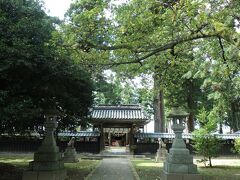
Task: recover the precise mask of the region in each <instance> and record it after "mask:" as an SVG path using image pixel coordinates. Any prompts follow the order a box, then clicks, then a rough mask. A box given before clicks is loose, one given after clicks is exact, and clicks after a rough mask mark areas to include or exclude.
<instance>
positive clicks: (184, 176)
mask: <svg viewBox="0 0 240 180" xmlns="http://www.w3.org/2000/svg"><path fill="white" fill-rule="evenodd" d="M187 116H188V113H187V112H185V111H184V110H183V109H181V108H179V107H174V108H173V109H172V110H171V112H170V113H169V116H168V117H169V118H171V119H172V121H173V125H172V130H173V131H174V133H175V139H174V141H173V144H172V148H171V149H170V150H169V154H168V156H167V158H166V160H165V162H164V166H163V180H202V176H201V175H200V174H198V172H197V166H196V165H195V164H193V156H192V155H190V153H189V150H188V149H187V148H186V144H185V142H184V141H183V138H182V133H183V130H184V129H185V127H184V125H183V121H184V119H186V117H187Z"/></svg>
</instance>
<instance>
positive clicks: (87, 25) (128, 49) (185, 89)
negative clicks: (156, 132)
mask: <svg viewBox="0 0 240 180" xmlns="http://www.w3.org/2000/svg"><path fill="white" fill-rule="evenodd" d="M239 6H240V3H239V2H238V1H234V0H230V1H225V0H220V1H209V0H203V1H155V0H142V1H138V0H131V1H128V2H127V3H124V4H122V5H120V6H114V4H113V3H112V2H111V1H93V0H86V1H75V3H74V4H73V5H72V7H71V9H70V11H69V14H68V18H67V20H68V21H67V23H66V25H65V27H64V28H63V30H64V32H66V33H65V35H66V36H65V37H66V38H65V43H66V45H67V47H71V48H72V47H73V51H74V52H73V56H74V57H78V59H79V62H80V63H82V64H85V65H86V66H91V67H92V66H93V67H104V68H111V69H112V70H113V71H115V72H117V73H118V74H120V75H122V74H125V75H126V76H127V75H129V74H131V75H132V76H139V75H141V74H145V75H146V74H147V75H149V74H151V75H153V77H154V80H155V86H154V90H153V95H155V98H154V99H155V100H154V102H156V103H155V104H157V105H155V106H154V108H155V111H157V114H158V115H160V116H161V117H159V120H160V121H162V122H161V128H162V129H161V130H163V129H164V109H165V108H164V105H165V106H166V107H167V108H168V107H170V106H172V104H174V103H181V104H185V106H187V107H188V109H189V111H190V118H189V123H188V124H189V128H190V129H189V130H190V131H192V130H193V124H194V121H195V120H196V114H197V113H198V111H199V109H200V108H201V107H203V106H204V107H206V108H209V109H211V108H213V106H214V107H215V106H216V107H219V108H218V109H219V110H220V107H223V104H224V103H223V102H220V101H215V100H213V98H211V95H209V94H210V93H211V89H209V88H204V86H205V83H204V82H205V80H207V77H208V76H209V75H210V74H211V73H212V72H214V73H216V72H217V70H216V71H215V70H213V71H212V69H214V68H213V67H214V66H215V65H216V64H218V63H219V62H221V61H222V60H224V59H225V60H224V63H225V65H226V64H228V62H229V59H231V58H226V57H231V55H232V54H231V53H226V48H227V49H228V47H232V49H235V50H234V51H235V53H234V54H235V56H236V57H235V59H238V58H239V56H238V54H239V42H240V40H239V39H240V38H239V37H240V36H239V33H238V32H237V31H236V28H237V23H238V22H239V16H238V14H239V9H240V8H239ZM105 10H109V11H111V12H112V17H111V18H107V17H106V16H105V13H104V12H105ZM224 52H225V53H224ZM220 56H221V57H220ZM81 57H84V58H81ZM209 57H211V59H213V61H212V62H211V64H210V65H209V62H208V61H209ZM223 57H225V58H223ZM236 62H237V61H236ZM220 64H221V63H220ZM231 64H232V63H231ZM232 65H233V64H232ZM229 66H230V65H229ZM192 67H193V70H192V69H191V68H192ZM204 67H205V68H204ZM219 67H220V66H219ZM206 68H208V70H209V71H208V73H209V74H208V75H206V76H204V75H200V74H205V72H206ZM229 71H230V72H231V73H233V72H234V74H237V73H236V72H237V71H235V70H234V68H230V69H229ZM216 77H217V76H216ZM218 77H219V80H220V79H221V78H220V76H218ZM216 79H218V78H216ZM203 81H204V82H203ZM214 81H215V80H212V82H214ZM236 81H237V80H236ZM226 82H227V81H226ZM237 82H238V81H237ZM202 84H203V86H201V85H202ZM224 85H225V86H226V84H224ZM199 94H200V96H199ZM215 94H216V95H217V94H219V93H215ZM223 94H229V93H228V91H224V93H223ZM235 94H236V93H235ZM235 94H234V95H233V94H232V93H231V95H230V96H231V97H232V98H233V97H234V96H235ZM207 97H208V99H207ZM212 97H213V96H212ZM218 97H219V95H218ZM226 97H227V96H226ZM219 99H221V98H219ZM224 99H225V98H224ZM236 99H238V98H237V97H234V98H233V100H232V101H231V102H228V103H226V107H224V112H223V114H224V113H225V112H227V114H228V116H227V121H228V122H229V124H231V126H233V127H234V126H236V125H234V123H236V122H238V121H237V118H236V117H237V115H236V114H237V111H236V110H234V109H236V107H237V106H236V104H237V102H236ZM164 100H166V103H165V104H164V103H163V102H164ZM226 100H227V98H226ZM206 104H208V105H207V106H208V107H207V106H206ZM229 104H232V106H229ZM230 107H231V108H230ZM229 108H230V112H228V111H229ZM219 112H220V111H219ZM230 122H231V123H230ZM236 127H237V126H236ZM158 129H159V128H158ZM235 129H236V128H235Z"/></svg>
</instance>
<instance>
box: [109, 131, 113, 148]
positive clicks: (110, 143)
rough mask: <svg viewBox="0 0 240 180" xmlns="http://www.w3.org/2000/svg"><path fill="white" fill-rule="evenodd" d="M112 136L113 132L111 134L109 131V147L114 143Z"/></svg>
mask: <svg viewBox="0 0 240 180" xmlns="http://www.w3.org/2000/svg"><path fill="white" fill-rule="evenodd" d="M111 136H112V134H111V132H108V144H109V147H110V146H111V145H112V142H111V141H112V139H111Z"/></svg>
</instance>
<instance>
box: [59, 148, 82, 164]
mask: <svg viewBox="0 0 240 180" xmlns="http://www.w3.org/2000/svg"><path fill="white" fill-rule="evenodd" d="M63 162H64V163H76V162H79V160H78V158H77V152H76V149H75V148H74V147H67V149H66V150H65V152H64V157H63Z"/></svg>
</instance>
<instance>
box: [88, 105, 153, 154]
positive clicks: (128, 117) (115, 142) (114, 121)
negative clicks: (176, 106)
mask: <svg viewBox="0 0 240 180" xmlns="http://www.w3.org/2000/svg"><path fill="white" fill-rule="evenodd" d="M89 121H90V123H91V124H92V125H93V131H99V132H100V134H101V135H100V150H104V149H105V147H126V148H129V149H131V147H132V145H134V138H133V135H134V134H135V133H136V132H140V131H143V127H144V125H145V124H147V123H148V122H149V120H148V118H147V116H146V114H145V113H144V111H143V109H142V108H141V106H139V105H118V106H109V105H101V106H97V107H94V108H93V109H92V111H91V115H90V120H89Z"/></svg>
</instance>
